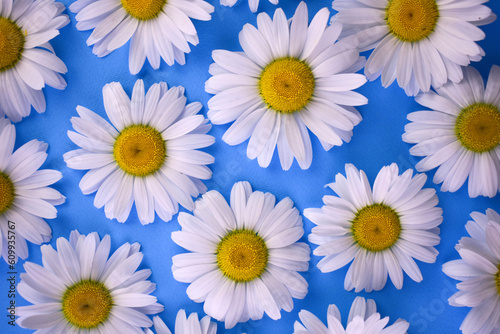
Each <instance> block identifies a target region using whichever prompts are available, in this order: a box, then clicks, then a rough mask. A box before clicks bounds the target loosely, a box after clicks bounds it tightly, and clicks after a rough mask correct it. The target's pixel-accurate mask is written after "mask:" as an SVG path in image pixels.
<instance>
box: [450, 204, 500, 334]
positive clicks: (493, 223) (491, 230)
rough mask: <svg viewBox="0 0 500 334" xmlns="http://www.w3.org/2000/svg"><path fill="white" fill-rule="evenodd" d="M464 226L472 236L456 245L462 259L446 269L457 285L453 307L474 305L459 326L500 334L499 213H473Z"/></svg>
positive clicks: (481, 333) (466, 333) (466, 332)
mask: <svg viewBox="0 0 500 334" xmlns="http://www.w3.org/2000/svg"><path fill="white" fill-rule="evenodd" d="M471 217H472V219H473V220H470V221H468V222H467V224H466V225H465V228H466V230H467V232H469V235H470V236H471V238H469V237H463V238H462V239H460V241H459V243H458V244H457V245H456V246H455V249H456V250H457V251H458V253H459V254H460V257H461V258H462V259H460V260H454V261H450V262H447V263H445V264H444V265H443V271H444V273H445V274H446V275H448V276H450V277H451V278H453V279H456V280H458V281H462V282H460V283H458V284H457V288H458V290H459V291H458V292H457V293H455V294H454V295H453V296H451V298H450V299H448V301H449V303H450V305H451V306H459V307H463V306H465V307H472V309H471V310H470V311H469V313H468V314H467V316H466V317H465V320H464V321H463V322H462V325H461V326H460V329H461V330H462V332H463V333H464V334H474V333H476V334H489V333H500V215H499V214H498V213H496V212H495V211H494V210H492V209H488V210H486V214H482V213H479V212H473V213H472V214H471Z"/></svg>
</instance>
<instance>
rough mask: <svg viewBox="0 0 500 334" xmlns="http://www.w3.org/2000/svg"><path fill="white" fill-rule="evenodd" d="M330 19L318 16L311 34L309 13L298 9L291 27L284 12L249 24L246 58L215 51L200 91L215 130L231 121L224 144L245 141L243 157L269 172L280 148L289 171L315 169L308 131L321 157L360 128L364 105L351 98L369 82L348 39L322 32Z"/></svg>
mask: <svg viewBox="0 0 500 334" xmlns="http://www.w3.org/2000/svg"><path fill="white" fill-rule="evenodd" d="M329 15H330V12H329V11H328V9H327V8H323V9H321V10H320V11H319V12H318V13H317V14H316V15H315V16H314V18H313V19H312V21H311V24H310V25H309V26H308V12H307V6H306V4H305V3H304V2H301V3H300V4H299V6H298V7H297V10H296V11H295V14H294V16H293V18H292V19H291V23H289V22H288V21H287V19H286V17H285V14H284V13H283V10H282V9H277V10H276V12H275V13H274V18H273V19H272V20H271V18H270V17H269V16H268V15H267V14H266V13H260V14H259V15H258V16H257V28H255V27H254V26H252V25H250V24H246V25H245V26H244V27H243V29H242V31H241V33H240V35H239V40H240V44H241V47H242V48H243V50H244V53H241V52H230V51H226V50H215V51H213V53H212V58H213V59H214V61H215V63H213V64H212V65H211V66H210V74H212V77H210V78H209V79H208V80H207V82H206V84H205V90H206V91H207V92H208V93H211V94H215V96H214V97H212V98H211V99H210V100H209V101H208V107H209V108H210V110H209V111H208V117H209V118H210V120H211V122H212V123H214V124H225V123H229V122H233V121H235V122H234V123H233V124H232V125H231V127H230V128H229V129H228V130H227V131H226V133H225V134H224V136H223V137H222V139H223V140H224V141H225V142H226V143H228V144H229V145H238V144H240V143H242V142H243V141H245V140H246V139H248V138H250V141H249V143H248V148H247V156H248V158H250V159H255V158H257V159H258V162H259V165H260V166H262V167H267V166H269V163H270V162H271V159H272V156H273V153H274V150H275V148H276V146H277V147H278V154H279V159H280V162H281V166H282V168H283V169H284V170H288V169H289V168H290V166H291V165H292V162H293V159H294V158H295V159H297V162H298V163H299V166H300V167H301V168H302V169H307V168H309V166H310V165H311V161H312V146H311V140H310V138H309V132H308V131H307V130H308V129H309V130H311V132H313V133H314V134H315V135H316V136H317V137H318V138H319V140H320V142H321V144H322V145H323V147H324V149H325V150H329V149H330V148H332V147H333V146H335V145H338V146H340V145H342V143H343V141H346V142H349V141H350V139H351V136H352V129H353V127H354V126H355V125H357V124H358V123H359V122H360V121H361V115H360V114H359V113H358V111H357V110H356V109H355V108H354V107H353V106H358V105H362V104H366V103H367V99H366V98H365V97H364V96H362V95H361V94H359V93H356V92H353V91H351V90H352V89H355V88H358V87H360V86H361V85H363V84H364V83H365V82H366V78H365V77H364V76H363V75H362V74H355V73H353V72H355V71H357V70H359V69H360V68H361V67H362V66H363V63H364V58H361V57H359V54H358V51H357V49H356V44H355V43H354V42H353V39H345V40H344V41H343V42H337V43H335V41H336V39H337V37H338V36H339V35H340V32H341V30H342V25H341V24H333V25H332V26H329V27H327V26H326V25H327V22H328V17H329Z"/></svg>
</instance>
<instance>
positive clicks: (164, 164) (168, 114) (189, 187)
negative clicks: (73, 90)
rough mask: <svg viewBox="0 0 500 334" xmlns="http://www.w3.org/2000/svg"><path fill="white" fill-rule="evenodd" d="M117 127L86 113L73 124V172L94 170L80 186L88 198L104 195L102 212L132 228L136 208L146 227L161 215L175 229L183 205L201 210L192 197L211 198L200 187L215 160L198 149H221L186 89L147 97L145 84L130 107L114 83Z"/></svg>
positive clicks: (162, 88) (158, 88)
mask: <svg viewBox="0 0 500 334" xmlns="http://www.w3.org/2000/svg"><path fill="white" fill-rule="evenodd" d="M103 99H104V109H105V110H106V114H107V115H108V117H109V119H110V121H111V123H112V125H111V124H109V123H108V122H107V121H106V120H104V119H103V118H102V117H101V116H99V115H97V114H96V113H94V112H92V111H90V110H88V109H86V108H84V107H82V106H78V107H77V108H76V110H77V112H78V115H79V116H80V117H73V118H72V119H71V123H72V124H73V127H74V129H75V130H76V131H77V132H73V131H68V136H69V138H70V139H71V140H72V141H73V142H74V143H75V144H76V145H78V146H80V147H81V149H77V150H74V151H70V152H67V153H65V154H64V161H66V163H67V165H68V167H70V168H73V169H82V170H87V169H90V170H89V171H88V172H87V173H86V174H85V176H84V177H83V178H82V180H81V181H80V189H81V190H82V192H83V193H84V194H91V193H93V192H96V191H97V193H96V195H95V200H94V205H95V206H96V207H97V208H101V207H103V206H104V212H105V214H106V217H108V218H109V219H113V218H116V219H117V220H118V221H119V222H124V221H125V220H127V218H128V217H129V214H130V211H131V209H132V205H133V204H135V207H136V210H137V215H138V217H139V220H140V222H141V223H142V224H148V223H151V222H153V221H154V219H155V213H156V214H158V216H159V217H160V218H161V219H162V220H164V221H169V220H171V219H172V215H174V214H176V213H177V212H178V211H179V204H180V205H182V206H183V207H185V208H186V209H188V210H192V209H193V199H192V197H195V198H196V197H198V195H199V194H200V193H204V192H205V191H206V189H207V188H206V186H205V185H204V184H203V182H202V181H201V180H200V179H202V180H207V179H210V178H211V177H212V172H211V171H210V169H209V168H208V167H207V166H206V165H207V164H211V163H213V162H214V158H213V157H212V156H211V155H210V154H208V153H205V152H202V151H199V150H198V149H200V148H204V147H207V146H210V145H212V144H213V143H214V137H212V136H209V135H207V134H206V133H207V132H208V131H209V130H210V127H211V125H210V124H207V123H208V120H207V119H206V118H205V117H203V115H199V114H198V112H199V111H200V109H201V107H202V105H201V103H199V102H193V103H190V104H187V105H186V97H185V96H184V87H182V86H179V87H173V88H170V89H169V88H168V87H167V84H166V83H164V82H161V83H158V84H154V85H152V86H151V88H150V89H149V90H148V92H147V94H146V93H145V91H144V83H143V81H142V80H137V82H136V83H135V85H134V89H133V92H132V98H131V99H129V97H128V96H127V94H126V93H125V91H124V90H123V88H122V86H121V85H120V84H119V83H117V82H113V83H110V84H107V85H105V86H104V88H103Z"/></svg>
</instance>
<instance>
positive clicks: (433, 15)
mask: <svg viewBox="0 0 500 334" xmlns="http://www.w3.org/2000/svg"><path fill="white" fill-rule="evenodd" d="M438 18H439V10H438V6H437V4H436V0H389V5H388V6H387V8H386V10H385V19H386V21H387V25H388V26H389V30H390V32H391V33H392V34H393V35H394V36H396V37H397V38H399V39H400V40H402V41H404V42H417V41H420V40H421V39H424V38H426V37H427V36H429V35H430V34H431V33H432V32H433V31H434V28H435V27H436V24H437V21H438Z"/></svg>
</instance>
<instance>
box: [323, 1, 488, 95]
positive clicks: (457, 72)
mask: <svg viewBox="0 0 500 334" xmlns="http://www.w3.org/2000/svg"><path fill="white" fill-rule="evenodd" d="M487 1H488V0H468V1H462V0H373V1H367V0H334V1H333V9H335V10H336V11H338V14H337V15H335V16H334V17H333V18H332V20H334V21H338V22H341V23H344V24H345V35H346V36H355V37H356V38H357V40H358V41H359V48H360V50H361V51H366V50H371V49H374V50H373V52H372V53H371V55H370V57H369V58H368V61H367V62H366V66H365V74H366V76H367V77H368V79H369V80H375V79H376V78H378V77H379V76H380V75H382V85H383V86H384V87H387V86H389V85H390V84H391V83H392V82H393V81H394V80H395V79H397V81H398V84H399V86H400V87H401V88H404V90H405V92H406V94H407V95H411V96H415V95H416V94H417V93H418V92H419V91H423V92H427V91H429V89H430V87H431V84H432V86H433V87H435V88H436V87H440V86H442V85H443V84H445V83H446V82H447V81H448V79H449V80H451V81H453V82H457V83H458V82H460V81H461V80H462V78H463V74H462V69H461V67H460V66H467V65H468V64H469V63H470V62H471V61H479V60H481V58H482V56H484V51H483V49H481V47H480V46H479V45H477V44H476V43H475V41H479V40H482V39H484V37H485V34H484V32H483V31H482V30H481V29H479V28H478V27H477V26H480V25H484V24H487V23H490V22H493V21H494V20H495V18H496V16H495V15H494V14H493V13H492V12H491V10H490V9H489V8H488V7H486V6H484V5H482V4H483V3H485V2H487Z"/></svg>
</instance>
